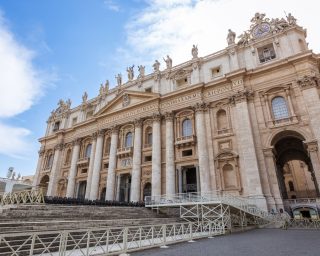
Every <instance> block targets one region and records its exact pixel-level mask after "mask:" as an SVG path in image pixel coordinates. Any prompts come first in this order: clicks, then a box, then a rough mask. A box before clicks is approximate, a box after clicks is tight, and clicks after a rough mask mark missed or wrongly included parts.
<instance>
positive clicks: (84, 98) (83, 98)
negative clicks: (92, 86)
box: [82, 92, 88, 103]
mask: <svg viewBox="0 0 320 256" xmlns="http://www.w3.org/2000/svg"><path fill="white" fill-rule="evenodd" d="M87 100H88V93H87V92H84V94H83V95H82V103H86V102H87Z"/></svg>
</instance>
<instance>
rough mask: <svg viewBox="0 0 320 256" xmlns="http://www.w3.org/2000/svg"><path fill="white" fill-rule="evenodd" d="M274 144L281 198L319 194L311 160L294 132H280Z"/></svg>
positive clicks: (300, 139)
mask: <svg viewBox="0 0 320 256" xmlns="http://www.w3.org/2000/svg"><path fill="white" fill-rule="evenodd" d="M281 135H282V136H281V137H279V138H278V140H277V141H276V142H275V144H274V154H275V158H276V166H277V178H278V184H279V188H280V192H281V196H282V198H283V199H295V198H297V199H298V198H315V197H317V196H318V195H319V191H318V189H317V187H318V186H317V184H316V178H315V174H314V171H313V166H312V163H311V160H310V158H309V156H308V152H307V150H306V148H305V145H304V144H303V140H304V138H302V136H301V135H299V134H297V133H295V132H288V133H287V134H286V133H283V134H281Z"/></svg>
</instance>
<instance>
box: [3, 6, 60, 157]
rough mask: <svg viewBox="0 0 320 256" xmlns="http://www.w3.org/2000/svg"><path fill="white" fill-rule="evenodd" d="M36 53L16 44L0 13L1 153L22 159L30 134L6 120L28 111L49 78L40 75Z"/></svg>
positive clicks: (42, 73)
mask: <svg viewBox="0 0 320 256" xmlns="http://www.w3.org/2000/svg"><path fill="white" fill-rule="evenodd" d="M34 57H35V53H34V52H33V51H31V50H30V49H27V48H26V47H25V46H23V45H22V44H21V43H19V42H18V41H17V40H16V39H15V38H14V35H13V34H12V33H11V31H10V30H9V28H8V26H7V25H6V24H5V19H4V17H3V15H2V13H1V10H0V72H1V75H0V90H1V92H0V141H1V146H0V154H2V155H7V156H11V157H19V158H21V157H24V156H26V155H27V154H28V152H30V151H31V150H33V149H31V148H30V147H31V146H30V143H28V136H29V135H30V131H29V130H27V129H24V128H20V127H15V126H11V125H7V124H5V120H8V119H9V118H10V117H14V116H16V115H17V114H20V113H22V112H24V111H26V110H28V109H29V108H30V107H31V106H32V105H33V104H34V103H35V102H36V101H37V99H39V97H40V96H41V95H42V93H43V90H44V86H45V84H48V82H49V81H50V80H51V81H52V80H53V79H55V78H54V77H53V76H51V75H49V76H48V75H47V74H45V73H44V72H39V70H37V69H36V68H35V67H34V65H33V63H32V61H33V59H34Z"/></svg>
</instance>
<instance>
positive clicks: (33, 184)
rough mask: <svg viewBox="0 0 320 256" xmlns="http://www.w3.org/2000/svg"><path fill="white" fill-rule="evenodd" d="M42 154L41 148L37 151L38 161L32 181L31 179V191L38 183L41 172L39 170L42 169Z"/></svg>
mask: <svg viewBox="0 0 320 256" xmlns="http://www.w3.org/2000/svg"><path fill="white" fill-rule="evenodd" d="M44 152H45V151H44V150H43V148H41V149H40V150H39V159H38V164H37V169H36V174H35V175H34V179H33V182H32V189H33V190H34V189H35V188H36V186H38V183H39V177H40V171H41V168H42V163H43V156H44Z"/></svg>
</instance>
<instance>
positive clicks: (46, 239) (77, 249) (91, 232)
mask: <svg viewBox="0 0 320 256" xmlns="http://www.w3.org/2000/svg"><path fill="white" fill-rule="evenodd" d="M225 232H226V227H225V226H224V225H223V224H222V223H219V222H216V223H214V224H213V223H211V222H209V223H202V224H199V223H197V222H195V223H191V222H188V223H174V224H163V225H148V226H137V227H111V228H104V229H101V228H100V229H86V230H72V231H55V232H35V233H27V234H26V233H15V234H8V235H0V255H52V256H53V255H59V256H69V255H86V256H87V255H101V254H103V255H118V254H120V253H127V252H131V251H136V250H140V249H146V248H152V247H159V246H165V245H168V244H172V243H177V242H183V241H190V240H193V239H197V238H204V237H212V236H216V235H222V234H225Z"/></svg>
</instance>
